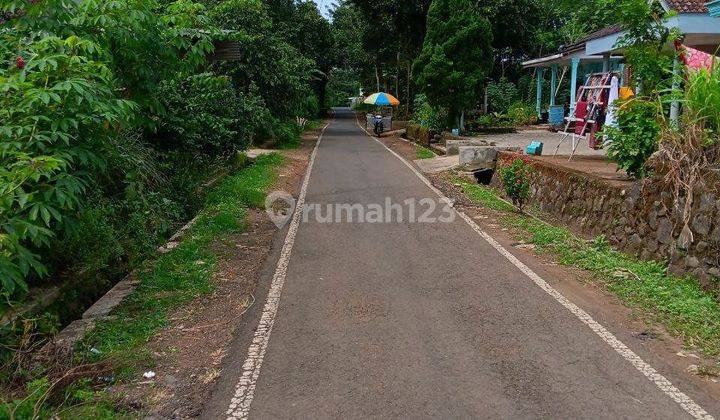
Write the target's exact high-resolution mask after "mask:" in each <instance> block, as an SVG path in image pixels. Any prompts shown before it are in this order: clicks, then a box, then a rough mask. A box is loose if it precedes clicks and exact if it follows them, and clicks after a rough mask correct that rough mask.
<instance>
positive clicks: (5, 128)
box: [0, 36, 136, 296]
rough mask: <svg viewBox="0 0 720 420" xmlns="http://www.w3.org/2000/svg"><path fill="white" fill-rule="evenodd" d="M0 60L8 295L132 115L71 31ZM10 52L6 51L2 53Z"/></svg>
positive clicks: (1, 253)
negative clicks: (101, 151)
mask: <svg viewBox="0 0 720 420" xmlns="http://www.w3.org/2000/svg"><path fill="white" fill-rule="evenodd" d="M25 41H26V43H25V44H24V45H25V48H23V50H22V51H21V52H20V53H18V57H20V58H22V60H20V59H13V60H12V62H11V63H7V62H5V63H3V65H2V66H0V120H1V121H2V122H3V124H2V126H1V127H0V282H2V294H3V295H5V296H10V295H12V294H13V293H14V292H16V290H17V289H25V288H26V281H25V279H26V277H27V276H29V275H43V274H45V272H46V269H45V267H44V266H43V264H41V262H40V261H39V260H38V258H37V256H36V255H35V253H34V252H33V249H35V248H38V247H41V246H44V245H47V244H48V241H49V239H50V238H51V237H53V235H54V233H53V232H54V231H56V230H59V229H62V228H63V226H64V223H65V220H66V218H67V217H68V216H71V215H72V214H73V213H74V212H76V211H77V210H78V208H79V207H80V206H81V205H82V195H83V192H84V190H85V188H86V186H87V183H88V180H89V179H90V178H91V177H92V172H93V171H101V170H102V169H103V168H104V167H105V166H106V164H107V162H105V161H104V160H103V158H102V157H101V156H100V155H98V154H97V153H96V150H98V149H100V148H101V147H100V145H101V144H102V143H103V142H104V141H105V140H106V139H107V138H108V137H110V136H114V135H116V132H117V130H118V129H119V128H120V127H122V126H123V125H125V124H127V123H128V122H129V121H130V120H131V119H132V117H133V115H134V112H135V110H136V106H135V104H134V103H133V102H130V101H127V100H122V99H118V98H117V97H116V95H115V92H114V91H113V89H112V86H113V85H112V80H113V76H112V73H111V71H110V70H109V69H108V68H107V67H106V66H105V65H104V64H102V63H101V62H98V61H95V59H94V57H95V56H96V53H97V51H98V47H97V45H96V44H94V43H93V42H90V41H88V40H84V39H81V38H78V37H77V36H70V37H68V38H65V39H63V38H58V37H53V36H47V37H43V38H41V39H39V40H35V41H27V40H25ZM5 56H7V54H5Z"/></svg>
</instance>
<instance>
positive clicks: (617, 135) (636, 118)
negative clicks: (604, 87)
mask: <svg viewBox="0 0 720 420" xmlns="http://www.w3.org/2000/svg"><path fill="white" fill-rule="evenodd" d="M659 112H660V110H659V109H658V105H657V104H655V103H654V102H649V101H645V100H642V99H631V100H630V101H628V102H626V103H624V104H622V105H620V106H619V107H618V110H617V127H605V128H604V129H603V135H604V136H605V137H606V138H608V139H609V140H610V141H611V142H610V145H609V146H608V157H609V158H610V159H612V160H613V161H615V163H617V165H618V168H620V169H624V170H625V171H626V172H627V173H628V175H630V176H632V177H635V178H639V177H642V176H644V174H645V162H646V161H647V160H648V158H649V157H650V156H651V155H652V154H653V153H654V152H655V151H656V150H657V149H658V135H659V133H660V125H659V124H658V121H657V115H658V113H659Z"/></svg>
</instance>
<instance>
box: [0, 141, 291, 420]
mask: <svg viewBox="0 0 720 420" xmlns="http://www.w3.org/2000/svg"><path fill="white" fill-rule="evenodd" d="M282 162H283V157H282V156H281V155H278V154H270V155H262V156H259V157H258V158H257V160H256V161H255V163H254V164H253V165H251V166H249V167H246V168H244V169H241V170H239V171H238V172H236V173H234V174H231V175H228V176H227V177H226V178H224V179H223V180H221V181H220V183H219V184H218V185H217V186H216V187H215V188H214V189H213V191H211V192H210V193H209V194H208V196H207V198H206V200H205V205H204V207H203V208H202V210H201V211H200V212H199V215H198V219H197V221H196V223H195V225H194V226H193V227H192V228H190V229H189V230H188V231H187V232H186V233H185V235H184V237H183V239H182V242H181V243H180V245H178V246H177V247H176V248H174V249H172V250H171V251H170V252H168V253H166V254H160V255H159V256H158V257H157V258H155V259H151V260H149V261H147V262H145V263H144V264H143V265H142V266H141V267H139V268H138V273H139V275H138V278H139V281H140V284H139V285H138V287H137V289H136V290H135V291H134V292H133V293H132V294H131V295H130V296H128V297H127V298H126V299H125V300H124V301H123V302H122V304H121V305H120V306H119V307H118V308H117V309H116V310H114V311H113V312H112V313H111V316H110V317H109V318H108V319H107V320H104V321H100V322H98V323H97V325H96V327H95V329H94V330H92V331H91V332H89V333H88V334H87V335H86V337H85V338H84V339H83V340H82V341H81V342H80V343H79V344H78V346H77V348H76V353H77V354H78V359H80V358H83V357H85V358H89V362H95V363H98V364H109V365H110V366H111V367H112V370H113V373H114V375H115V378H116V380H119V381H122V380H124V379H127V378H137V377H138V375H140V372H141V369H148V368H152V355H151V354H150V352H149V350H148V349H147V348H146V347H145V344H146V343H147V342H148V341H149V340H150V339H151V338H152V337H153V335H155V333H157V331H158V330H160V329H161V328H164V327H166V326H167V325H168V315H169V314H170V313H171V312H172V311H173V310H175V309H177V308H178V307H179V306H180V305H181V304H183V303H185V302H187V301H189V300H191V299H193V298H195V297H197V296H200V295H203V294H206V293H209V292H211V291H212V290H213V285H212V284H211V276H212V273H213V272H214V270H215V267H216V264H217V258H218V257H217V255H215V253H214V252H213V250H212V248H211V245H212V244H213V242H215V241H218V240H222V239H223V238H224V237H225V236H226V235H229V234H232V233H238V232H242V231H243V230H244V229H245V218H246V215H247V209H248V208H260V207H262V206H263V204H264V200H265V196H266V193H267V190H268V188H269V187H270V186H271V185H272V184H273V183H274V181H275V179H276V178H277V167H278V166H279V165H280V164H282ZM91 348H94V349H96V350H98V351H99V352H98V351H95V350H94V351H93V352H90V349H91ZM86 363H87V361H86ZM43 380H44V381H43ZM83 381H84V380H82V379H81V380H80V381H78V382H77V383H75V384H72V385H71V386H69V387H68V388H66V389H65V390H64V391H63V393H64V398H63V399H61V400H60V401H59V403H58V402H57V401H56V402H55V403H54V402H52V401H48V402H47V404H40V406H41V407H42V408H41V410H42V413H43V414H47V417H50V414H51V413H50V412H49V411H53V410H57V409H58V407H60V406H62V407H60V409H61V410H62V411H63V415H64V416H66V417H71V418H77V417H79V418H115V417H124V416H126V415H127V413H120V412H115V411H114V410H113V409H112V407H113V404H112V401H111V400H112V397H111V396H109V395H107V394H106V393H104V392H102V391H94V390H93V389H92V387H91V386H90V384H89V383H87V382H83ZM33 387H34V388H33ZM47 388H48V384H47V378H40V379H38V380H35V381H33V382H31V383H30V384H29V385H28V393H29V395H31V397H30V398H28V399H27V400H25V401H23V402H21V401H11V402H9V403H7V404H0V418H4V417H5V415H7V414H8V412H7V410H9V409H13V408H14V409H15V412H16V414H21V413H25V412H27V411H28V410H30V413H32V407H33V405H35V403H36V401H37V399H38V396H39V395H41V394H42V393H43V392H44V391H45V390H46V389H47ZM33 391H35V392H33ZM63 401H64V402H63ZM48 404H49V406H48ZM50 406H54V407H55V408H51V407H50ZM41 417H45V415H42V416H41ZM19 418H24V417H23V416H22V415H21V416H20V417H19Z"/></svg>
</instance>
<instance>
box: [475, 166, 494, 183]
mask: <svg viewBox="0 0 720 420" xmlns="http://www.w3.org/2000/svg"><path fill="white" fill-rule="evenodd" d="M494 173H495V170H494V169H480V170H478V171H475V172H473V176H474V177H475V180H476V181H477V182H478V183H479V184H483V185H490V181H492V177H493V174H494Z"/></svg>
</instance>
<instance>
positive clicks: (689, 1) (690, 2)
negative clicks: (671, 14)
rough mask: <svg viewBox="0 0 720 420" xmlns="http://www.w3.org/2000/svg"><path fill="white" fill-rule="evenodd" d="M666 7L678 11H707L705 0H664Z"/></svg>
mask: <svg viewBox="0 0 720 420" xmlns="http://www.w3.org/2000/svg"><path fill="white" fill-rule="evenodd" d="M663 3H665V4H664V6H666V9H669V10H674V11H676V12H678V13H707V12H708V9H707V7H706V6H705V0H664V2H663Z"/></svg>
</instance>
